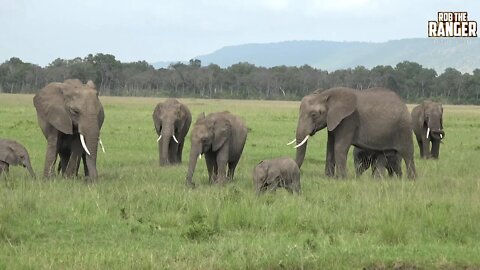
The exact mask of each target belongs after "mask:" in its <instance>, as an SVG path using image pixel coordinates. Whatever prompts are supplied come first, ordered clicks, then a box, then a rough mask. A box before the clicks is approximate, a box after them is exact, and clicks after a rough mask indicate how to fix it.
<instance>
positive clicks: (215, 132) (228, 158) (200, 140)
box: [185, 111, 247, 187]
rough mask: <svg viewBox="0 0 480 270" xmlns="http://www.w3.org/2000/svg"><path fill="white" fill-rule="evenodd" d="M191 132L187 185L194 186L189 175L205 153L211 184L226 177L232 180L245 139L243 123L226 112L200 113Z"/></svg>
mask: <svg viewBox="0 0 480 270" xmlns="http://www.w3.org/2000/svg"><path fill="white" fill-rule="evenodd" d="M191 134H192V135H191V143H192V146H191V147H190V162H189V164H188V172H187V176H186V177H185V180H186V184H187V186H190V187H194V186H195V184H194V182H193V180H192V177H193V172H194V171H195V166H196V165H197V159H198V157H199V156H200V155H201V154H205V162H206V165H207V170H208V176H209V179H210V182H211V183H212V182H215V181H216V182H219V183H224V182H225V180H226V178H227V177H228V179H230V180H231V179H233V175H234V174H235V168H236V167H237V164H238V161H239V160H240V157H241V155H242V152H243V147H244V146H245V141H246V140H247V127H246V125H245V122H244V121H243V120H242V119H241V118H240V117H238V116H236V115H234V114H231V113H230V112H228V111H225V112H216V113H210V114H209V115H207V116H205V114H204V113H202V114H200V115H199V116H198V118H197V121H196V122H195V125H194V126H193V130H192V132H191ZM227 165H228V172H227V171H226V170H227Z"/></svg>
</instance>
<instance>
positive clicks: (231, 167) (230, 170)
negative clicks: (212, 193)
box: [227, 160, 239, 181]
mask: <svg viewBox="0 0 480 270" xmlns="http://www.w3.org/2000/svg"><path fill="white" fill-rule="evenodd" d="M238 161H239V160H235V161H231V162H228V174H227V177H228V180H230V181H231V180H233V176H234V175H235V168H237V164H238Z"/></svg>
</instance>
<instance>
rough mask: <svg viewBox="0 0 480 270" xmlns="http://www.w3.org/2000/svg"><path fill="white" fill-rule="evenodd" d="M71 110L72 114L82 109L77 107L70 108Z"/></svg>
mask: <svg viewBox="0 0 480 270" xmlns="http://www.w3.org/2000/svg"><path fill="white" fill-rule="evenodd" d="M70 112H71V113H72V114H78V113H79V112H80V110H79V109H77V108H70Z"/></svg>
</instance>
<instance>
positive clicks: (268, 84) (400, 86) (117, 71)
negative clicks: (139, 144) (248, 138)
mask: <svg viewBox="0 0 480 270" xmlns="http://www.w3.org/2000/svg"><path fill="white" fill-rule="evenodd" d="M68 78H78V79H80V80H82V81H84V82H86V81H88V80H93V81H94V82H95V84H96V86H97V89H98V90H99V92H100V94H101V95H113V96H164V97H165V96H170V97H202V98H235V99H285V100H299V99H301V98H302V97H303V96H305V95H306V94H308V93H310V92H312V91H314V90H316V89H328V88H331V87H335V86H346V87H352V88H356V89H359V90H363V89H367V88H371V87H386V88H389V89H392V90H393V91H395V92H397V93H398V94H399V95H400V96H401V97H402V98H404V99H405V100H406V101H408V102H417V101H420V100H423V99H426V98H429V99H434V100H440V101H442V102H444V103H453V104H480V69H475V70H474V71H473V72H472V74H470V73H463V74H462V73H461V72H460V71H458V70H456V69H454V68H447V69H445V71H444V72H443V73H441V74H437V72H436V71H435V70H434V69H429V68H425V67H422V65H420V64H418V63H415V62H409V61H404V62H401V63H398V64H397V65H396V66H394V67H392V66H390V65H386V66H383V65H379V66H376V67H373V68H371V69H367V68H365V67H363V66H357V67H355V68H348V69H339V70H335V71H331V72H329V71H326V70H321V69H317V68H313V67H311V66H309V65H304V66H301V67H288V66H276V67H271V68H265V67H259V66H255V65H253V64H250V63H247V62H240V63H237V64H234V65H232V66H229V67H227V68H221V67H220V66H218V65H215V64H210V65H208V66H202V63H201V61H200V60H198V59H191V60H190V61H189V62H188V63H182V62H177V63H173V64H171V65H170V66H169V67H168V68H160V69H155V68H154V67H153V66H152V65H150V64H149V63H147V62H146V61H138V62H131V63H122V62H120V61H118V60H117V59H115V56H113V55H110V54H102V53H99V54H95V55H92V54H89V55H88V56H86V57H84V58H80V57H77V58H74V59H71V60H66V59H60V58H58V59H56V60H54V61H53V62H51V63H50V64H48V65H47V66H46V67H40V66H38V65H35V64H31V63H25V62H23V61H22V60H21V59H19V58H16V57H13V58H11V59H9V60H7V61H5V62H4V63H2V64H1V65H0V92H3V93H34V92H35V91H37V90H38V89H40V88H42V87H44V86H45V85H46V84H48V83H50V82H55V81H56V82H63V81H64V80H65V79H68Z"/></svg>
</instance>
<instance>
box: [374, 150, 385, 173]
mask: <svg viewBox="0 0 480 270" xmlns="http://www.w3.org/2000/svg"><path fill="white" fill-rule="evenodd" d="M386 164H387V160H386V158H385V156H384V155H383V154H379V155H378V156H377V157H375V158H374V159H373V160H372V175H373V177H374V178H384V177H385V167H386Z"/></svg>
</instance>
